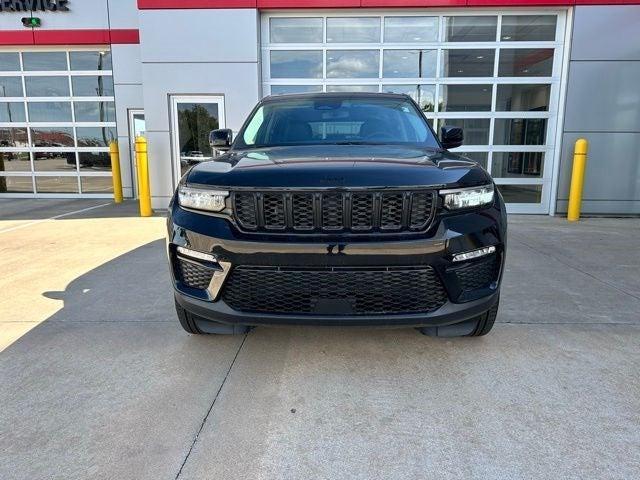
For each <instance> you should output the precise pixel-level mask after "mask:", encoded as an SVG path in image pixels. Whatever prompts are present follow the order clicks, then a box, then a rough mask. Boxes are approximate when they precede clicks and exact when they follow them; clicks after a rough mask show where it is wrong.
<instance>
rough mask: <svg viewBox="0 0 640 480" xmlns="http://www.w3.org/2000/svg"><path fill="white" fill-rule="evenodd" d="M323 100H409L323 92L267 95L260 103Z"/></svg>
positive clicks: (396, 95) (400, 95) (401, 95)
mask: <svg viewBox="0 0 640 480" xmlns="http://www.w3.org/2000/svg"><path fill="white" fill-rule="evenodd" d="M323 98H341V99H349V98H395V99H396V100H406V99H410V98H411V97H409V95H406V94H404V93H373V92H323V93H285V94H279V95H269V96H267V97H264V98H263V99H262V100H261V103H265V102H274V101H278V100H279V99H280V100H282V99H286V100H292V99H294V100H319V99H323Z"/></svg>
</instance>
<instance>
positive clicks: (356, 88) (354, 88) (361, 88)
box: [327, 85, 380, 92]
mask: <svg viewBox="0 0 640 480" xmlns="http://www.w3.org/2000/svg"><path fill="white" fill-rule="evenodd" d="M378 91H380V89H379V88H378V85H327V92H378Z"/></svg>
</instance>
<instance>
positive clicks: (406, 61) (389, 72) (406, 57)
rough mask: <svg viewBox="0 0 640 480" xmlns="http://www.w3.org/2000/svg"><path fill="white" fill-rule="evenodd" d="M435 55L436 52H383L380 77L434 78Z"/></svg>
mask: <svg viewBox="0 0 640 480" xmlns="http://www.w3.org/2000/svg"><path fill="white" fill-rule="evenodd" d="M437 55H438V52H437V50H385V51H384V63H383V73H382V76H383V77H388V78H419V77H422V78H424V77H428V78H434V77H435V76H436V61H437Z"/></svg>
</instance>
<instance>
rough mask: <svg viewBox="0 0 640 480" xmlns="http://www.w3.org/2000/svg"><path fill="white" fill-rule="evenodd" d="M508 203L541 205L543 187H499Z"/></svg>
mask: <svg viewBox="0 0 640 480" xmlns="http://www.w3.org/2000/svg"><path fill="white" fill-rule="evenodd" d="M497 187H498V190H500V193H501V194H502V196H503V198H504V201H505V202H506V203H540V202H541V201H542V185H497Z"/></svg>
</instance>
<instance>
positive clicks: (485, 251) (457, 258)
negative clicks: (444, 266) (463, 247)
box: [453, 245, 496, 262]
mask: <svg viewBox="0 0 640 480" xmlns="http://www.w3.org/2000/svg"><path fill="white" fill-rule="evenodd" d="M495 251H496V247H494V246H493V245H492V246H490V247H484V248H479V249H478V250H471V251H470V252H465V253H457V254H456V255H454V256H453V261H454V262H462V261H464V260H471V259H473V258H478V257H484V256H485V255H489V254H491V253H494V252H495Z"/></svg>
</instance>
